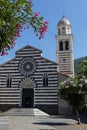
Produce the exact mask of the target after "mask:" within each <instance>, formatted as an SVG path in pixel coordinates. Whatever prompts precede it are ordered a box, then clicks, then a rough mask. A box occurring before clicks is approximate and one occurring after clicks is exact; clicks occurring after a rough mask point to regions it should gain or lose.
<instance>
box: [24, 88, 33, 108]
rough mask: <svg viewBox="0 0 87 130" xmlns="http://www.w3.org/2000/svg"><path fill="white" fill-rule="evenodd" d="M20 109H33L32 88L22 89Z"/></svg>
mask: <svg viewBox="0 0 87 130" xmlns="http://www.w3.org/2000/svg"><path fill="white" fill-rule="evenodd" d="M22 107H23V108H33V107H34V90H33V88H23V89H22Z"/></svg>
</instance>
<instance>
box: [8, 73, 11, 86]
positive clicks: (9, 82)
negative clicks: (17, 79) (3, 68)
mask: <svg viewBox="0 0 87 130" xmlns="http://www.w3.org/2000/svg"><path fill="white" fill-rule="evenodd" d="M11 82H12V77H11V75H10V74H8V76H7V87H11Z"/></svg>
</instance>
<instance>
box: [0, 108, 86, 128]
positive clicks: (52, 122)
mask: <svg viewBox="0 0 87 130" xmlns="http://www.w3.org/2000/svg"><path fill="white" fill-rule="evenodd" d="M12 111H14V110H11V112H12ZM16 111H18V110H17V109H16ZM27 111H28V110H27ZM32 111H34V112H33V113H34V114H33V115H32V114H30V115H29V114H28V115H25V114H24V110H22V111H21V112H19V113H20V115H17V113H16V115H5V114H2V113H1V114H0V130H87V118H86V117H84V116H81V124H80V125H77V121H76V120H75V116H70V115H69V116H63V115H62V116H50V115H48V114H45V113H44V112H42V111H39V109H36V110H32ZM32 111H31V110H30V112H32ZM35 111H37V112H36V113H35ZM8 112H9V113H10V111H8ZM28 112H29V111H28ZM41 112H42V114H41ZM6 113H7V112H6ZM25 113H26V112H25ZM23 114H24V115H23ZM40 114H41V115H40Z"/></svg>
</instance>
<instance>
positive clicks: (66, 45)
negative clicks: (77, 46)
mask: <svg viewBox="0 0 87 130" xmlns="http://www.w3.org/2000/svg"><path fill="white" fill-rule="evenodd" d="M65 50H69V41H66V42H65Z"/></svg>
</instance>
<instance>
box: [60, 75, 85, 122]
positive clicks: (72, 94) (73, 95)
mask: <svg viewBox="0 0 87 130" xmlns="http://www.w3.org/2000/svg"><path fill="white" fill-rule="evenodd" d="M58 93H59V95H60V97H61V98H62V99H64V100H66V101H68V103H69V104H70V105H71V106H72V108H73V109H74V110H75V112H76V113H77V116H78V123H80V122H79V119H80V118H79V111H81V110H82V109H83V108H84V106H85V105H86V102H85V96H86V95H87V82H86V79H85V77H84V76H82V77H80V78H79V77H74V78H70V79H68V80H67V81H65V82H62V83H61V84H60V88H59V92H58Z"/></svg>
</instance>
